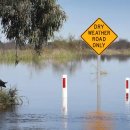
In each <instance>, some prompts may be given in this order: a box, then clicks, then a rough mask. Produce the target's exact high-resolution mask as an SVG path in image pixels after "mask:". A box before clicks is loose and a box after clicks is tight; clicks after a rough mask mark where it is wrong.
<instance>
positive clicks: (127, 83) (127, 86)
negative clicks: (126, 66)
mask: <svg viewBox="0 0 130 130" xmlns="http://www.w3.org/2000/svg"><path fill="white" fill-rule="evenodd" d="M126 88H129V82H128V80H126Z"/></svg>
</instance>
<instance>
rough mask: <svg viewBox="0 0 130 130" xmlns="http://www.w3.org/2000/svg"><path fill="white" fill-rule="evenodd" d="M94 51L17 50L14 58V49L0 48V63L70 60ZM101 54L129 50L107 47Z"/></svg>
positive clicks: (122, 52)
mask: <svg viewBox="0 0 130 130" xmlns="http://www.w3.org/2000/svg"><path fill="white" fill-rule="evenodd" d="M95 54H96V53H95V52H94V51H93V50H91V49H81V48H79V49H69V48H68V49H63V48H61V49H59V48H58V49H56V48H54V49H52V48H44V49H43V51H42V52H41V54H40V55H37V54H36V53H35V51H33V50H31V49H26V50H18V57H17V58H16V55H15V50H14V49H10V50H4V51H3V50H0V63H8V64H9V63H10V64H11V63H15V62H16V61H17V62H19V61H20V62H25V63H28V62H31V61H33V62H39V61H41V60H58V61H71V60H74V59H82V58H84V57H86V56H89V55H95ZM103 54H105V55H108V56H111V55H124V56H125V55H126V56H128V55H130V50H127V49H123V50H112V49H107V50H105V51H104V52H103Z"/></svg>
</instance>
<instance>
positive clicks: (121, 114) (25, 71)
mask: <svg viewBox="0 0 130 130" xmlns="http://www.w3.org/2000/svg"><path fill="white" fill-rule="evenodd" d="M101 72H102V73H101V75H100V90H99V92H98V93H97V59H96V58H94V57H93V58H88V59H84V60H78V61H71V62H67V63H64V64H63V63H60V62H56V61H46V62H41V63H37V64H36V63H35V64H34V63H28V64H25V63H20V64H18V65H17V66H14V65H7V64H1V65H0V78H2V79H3V80H5V81H8V84H7V88H10V86H16V88H17V89H18V90H19V93H18V94H19V95H20V96H25V97H23V101H24V104H23V105H22V106H17V107H16V108H14V109H12V110H9V111H7V112H0V130H123V129H124V130H129V129H130V104H128V103H126V102H125V78H126V77H130V58H128V57H127V58H126V57H120V58H117V57H114V58H110V57H101ZM63 74H67V75H68V102H67V106H68V107H67V114H65V113H64V111H63V108H62V106H63V104H62V103H63V101H62V82H61V77H62V75H63ZM97 94H99V96H98V97H99V99H98V98H97ZM27 99H28V100H29V103H28V100H27Z"/></svg>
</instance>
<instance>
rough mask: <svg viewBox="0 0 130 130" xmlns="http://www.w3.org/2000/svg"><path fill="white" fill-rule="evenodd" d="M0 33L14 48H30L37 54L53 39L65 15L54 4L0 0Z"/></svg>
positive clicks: (51, 0)
mask: <svg viewBox="0 0 130 130" xmlns="http://www.w3.org/2000/svg"><path fill="white" fill-rule="evenodd" d="M0 19H1V24H2V27H3V32H4V33H5V34H6V38H7V39H9V40H15V41H16V45H20V46H21V45H25V44H27V43H29V44H32V45H33V46H34V49H35V50H36V51H37V52H39V50H40V49H41V48H42V45H43V44H46V43H47V41H48V40H49V39H50V38H51V37H53V36H54V32H55V31H58V30H59V29H60V28H61V27H62V25H63V22H64V21H66V14H65V12H64V11H63V10H62V8H61V7H60V5H59V4H57V1H56V0H0Z"/></svg>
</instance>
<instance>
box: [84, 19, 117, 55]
mask: <svg viewBox="0 0 130 130" xmlns="http://www.w3.org/2000/svg"><path fill="white" fill-rule="evenodd" d="M117 37H118V36H117V35H116V34H115V33H114V32H113V31H112V29H111V28H110V27H109V26H108V25H107V24H106V23H105V22H104V21H103V20H102V19H101V18H98V19H97V20H96V21H95V22H94V23H93V24H92V25H91V26H90V27H89V28H88V29H87V30H86V31H85V32H84V33H83V34H82V35H81V38H82V39H83V40H84V41H85V42H86V43H87V44H88V45H89V46H90V47H91V48H92V49H93V50H94V51H95V52H96V53H97V54H98V55H100V54H101V53H102V52H103V51H104V50H105V49H106V48H107V47H108V46H109V45H110V44H111V43H112V42H113V41H114V40H115V39H116V38H117Z"/></svg>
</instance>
